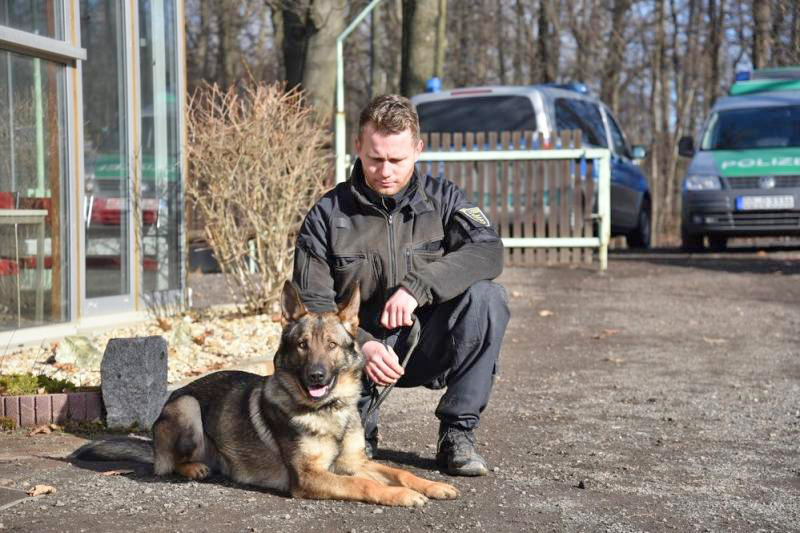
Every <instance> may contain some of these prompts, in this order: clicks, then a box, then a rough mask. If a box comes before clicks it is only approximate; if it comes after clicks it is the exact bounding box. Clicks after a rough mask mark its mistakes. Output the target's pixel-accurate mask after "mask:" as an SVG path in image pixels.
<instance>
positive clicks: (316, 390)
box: [308, 385, 328, 398]
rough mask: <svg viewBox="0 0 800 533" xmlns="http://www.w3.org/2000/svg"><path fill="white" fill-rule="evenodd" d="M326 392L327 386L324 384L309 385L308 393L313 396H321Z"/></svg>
mask: <svg viewBox="0 0 800 533" xmlns="http://www.w3.org/2000/svg"><path fill="white" fill-rule="evenodd" d="M327 392H328V386H327V385H325V386H324V387H309V388H308V393H309V394H310V395H311V396H312V397H314V398H321V397H323V396H325V394H327Z"/></svg>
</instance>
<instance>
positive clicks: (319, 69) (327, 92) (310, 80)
mask: <svg viewBox="0 0 800 533" xmlns="http://www.w3.org/2000/svg"><path fill="white" fill-rule="evenodd" d="M345 4H346V1H345V0H314V2H313V4H312V5H311V6H310V9H309V17H308V23H309V24H310V26H311V27H313V29H314V31H313V32H312V33H311V36H310V38H309V40H308V49H307V51H306V60H305V64H304V68H303V88H304V89H305V90H306V94H307V95H308V99H309V102H310V104H311V105H312V106H313V107H314V109H315V110H316V112H317V116H319V117H327V118H332V117H333V107H334V105H333V104H334V98H335V96H336V38H337V37H338V36H339V34H340V33H342V31H343V30H344V13H345V7H346V6H345Z"/></svg>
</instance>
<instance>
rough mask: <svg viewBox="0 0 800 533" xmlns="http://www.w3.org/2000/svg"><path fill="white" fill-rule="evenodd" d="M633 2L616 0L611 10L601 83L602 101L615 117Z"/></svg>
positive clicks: (617, 109) (617, 111) (617, 108)
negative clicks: (624, 33)
mask: <svg viewBox="0 0 800 533" xmlns="http://www.w3.org/2000/svg"><path fill="white" fill-rule="evenodd" d="M630 7H631V0H614V7H613V8H612V9H611V35H610V36H609V40H608V45H607V48H606V50H607V52H608V53H607V54H606V61H605V64H604V67H603V77H602V82H601V89H600V95H601V99H602V100H603V101H604V102H605V103H606V104H607V105H608V106H609V107H610V108H611V112H612V113H614V114H615V115H616V114H617V113H619V76H620V71H621V69H622V60H623V57H624V54H625V36H624V35H623V30H624V28H625V19H626V18H627V13H628V9H630Z"/></svg>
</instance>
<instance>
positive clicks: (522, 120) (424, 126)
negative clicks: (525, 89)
mask: <svg viewBox="0 0 800 533" xmlns="http://www.w3.org/2000/svg"><path fill="white" fill-rule="evenodd" d="M417 114H418V115H419V126H420V130H421V131H422V132H424V133H427V132H442V133H445V132H449V133H458V132H479V131H528V130H530V131H535V130H536V115H535V114H534V111H533V104H531V101H530V99H529V98H528V97H526V96H509V95H502V96H479V97H471V98H452V99H450V100H437V101H435V102H425V103H420V104H418V105H417Z"/></svg>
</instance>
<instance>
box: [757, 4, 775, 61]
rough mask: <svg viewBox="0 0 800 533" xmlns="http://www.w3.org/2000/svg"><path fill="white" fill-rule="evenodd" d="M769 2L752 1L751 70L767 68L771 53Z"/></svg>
mask: <svg viewBox="0 0 800 533" xmlns="http://www.w3.org/2000/svg"><path fill="white" fill-rule="evenodd" d="M771 19H772V14H771V10H770V2H768V1H767V0H753V22H754V27H753V68H764V67H766V66H769V61H770V53H771V51H772V35H770V29H771V23H772V20H771Z"/></svg>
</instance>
